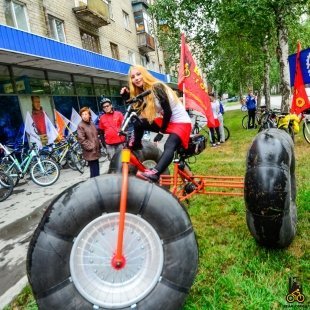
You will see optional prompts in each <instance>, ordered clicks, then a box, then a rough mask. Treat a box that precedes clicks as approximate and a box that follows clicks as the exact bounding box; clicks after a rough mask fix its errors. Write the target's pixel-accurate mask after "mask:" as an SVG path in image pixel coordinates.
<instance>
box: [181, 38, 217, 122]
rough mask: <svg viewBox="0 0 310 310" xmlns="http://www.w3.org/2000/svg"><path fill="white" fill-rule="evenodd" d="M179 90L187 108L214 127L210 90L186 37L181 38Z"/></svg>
mask: <svg viewBox="0 0 310 310" xmlns="http://www.w3.org/2000/svg"><path fill="white" fill-rule="evenodd" d="M178 87H179V90H181V91H183V93H184V94H185V98H186V99H185V101H186V107H188V108H190V109H193V110H196V111H199V112H201V113H202V114H203V115H204V116H205V117H206V118H207V120H208V123H209V124H210V125H211V126H212V125H214V118H213V112H212V108H211V103H210V98H209V96H208V90H207V88H206V86H205V84H204V82H203V79H202V77H201V75H200V73H199V69H198V67H197V66H196V63H195V61H194V59H193V56H192V54H191V52H190V50H189V47H188V45H187V44H186V43H185V36H184V34H183V33H182V37H181V56H180V67H179V80H178Z"/></svg>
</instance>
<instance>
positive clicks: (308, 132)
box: [301, 109, 310, 143]
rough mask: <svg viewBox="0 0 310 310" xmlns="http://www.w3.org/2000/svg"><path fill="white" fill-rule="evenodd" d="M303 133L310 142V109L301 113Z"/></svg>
mask: <svg viewBox="0 0 310 310" xmlns="http://www.w3.org/2000/svg"><path fill="white" fill-rule="evenodd" d="M301 122H303V125H302V133H303V136H304V138H305V140H306V141H307V142H308V143H310V109H308V110H306V111H303V113H302V114H301Z"/></svg>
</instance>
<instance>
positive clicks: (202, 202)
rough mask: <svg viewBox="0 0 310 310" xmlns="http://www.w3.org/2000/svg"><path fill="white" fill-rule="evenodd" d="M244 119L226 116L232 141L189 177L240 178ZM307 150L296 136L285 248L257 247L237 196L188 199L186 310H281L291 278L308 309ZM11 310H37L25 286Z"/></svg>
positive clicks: (209, 152) (247, 136)
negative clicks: (190, 269)
mask: <svg viewBox="0 0 310 310" xmlns="http://www.w3.org/2000/svg"><path fill="white" fill-rule="evenodd" d="M243 116H244V113H243V112H241V111H226V113H225V125H226V126H227V127H228V128H229V129H230V132H231V138H230V139H229V140H228V141H227V142H226V143H224V144H223V145H221V147H218V148H210V147H209V146H208V147H207V148H206V150H205V151H204V152H202V153H201V154H200V155H198V156H197V161H196V163H193V164H191V168H192V170H193V172H195V173H197V174H202V175H235V176H244V174H245V161H246V154H247V150H248V148H249V146H250V144H251V142H252V140H253V138H254V137H255V135H256V131H255V130H244V129H242V126H241V119H242V117H243ZM309 149H310V145H309V144H307V143H306V142H305V140H304V138H303V136H302V133H299V134H298V135H297V136H296V143H295V155H296V179H297V188H298V193H297V206H298V229H297V235H296V237H295V239H294V241H293V243H292V244H291V245H290V246H289V247H288V248H286V249H282V250H271V249H266V248H264V247H261V246H259V245H257V244H256V242H255V240H254V239H253V237H252V236H251V234H250V232H249V230H248V229H247V226H246V222H245V206H244V201H243V198H242V197H223V196H215V195H212V196H210V195H196V196H194V197H193V198H191V199H190V202H189V205H188V212H189V214H190V217H191V220H192V222H193V226H194V229H195V232H196V236H197V240H198V244H199V270H198V274H197V276H196V279H195V282H194V285H193V287H192V289H191V291H190V293H189V295H188V298H187V300H186V303H185V305H184V309H185V310H201V309H214V310H218V309H241V310H242V309H244V310H248V309H253V310H254V309H255V310H256V309H266V310H269V309H283V308H284V307H286V306H289V304H287V302H286V301H285V296H286V294H287V293H288V280H289V277H290V276H299V277H300V279H301V283H302V284H303V293H304V295H305V296H306V301H305V303H304V304H303V306H304V307H305V309H306V308H307V306H308V307H309V305H310V304H309V296H310V289H309V283H308V281H307V280H308V279H307V277H308V276H309V267H310V266H309V231H310V227H309V217H308V215H309V201H310V179H309V171H310V163H309ZM295 304H296V303H295ZM297 306H298V305H297ZM293 308H294V307H293ZM13 309H20V310H22V309H23V310H26V309H27V310H35V309H37V307H36V305H35V302H34V300H33V297H32V295H31V290H30V288H29V286H27V287H26V288H25V289H24V290H23V292H22V293H21V294H20V295H19V296H18V297H17V299H16V300H14V302H13V303H12V304H11V305H10V306H8V307H6V308H5V310H13Z"/></svg>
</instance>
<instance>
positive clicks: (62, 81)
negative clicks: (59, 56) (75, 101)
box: [47, 72, 74, 96]
mask: <svg viewBox="0 0 310 310" xmlns="http://www.w3.org/2000/svg"><path fill="white" fill-rule="evenodd" d="M47 74H48V79H49V83H50V87H51V92H52V94H53V95H59V96H72V95H74V83H73V82H72V79H71V75H70V74H66V73H59V72H48V73H47Z"/></svg>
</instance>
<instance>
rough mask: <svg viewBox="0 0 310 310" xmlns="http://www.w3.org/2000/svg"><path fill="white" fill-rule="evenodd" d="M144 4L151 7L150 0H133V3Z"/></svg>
mask: <svg viewBox="0 0 310 310" xmlns="http://www.w3.org/2000/svg"><path fill="white" fill-rule="evenodd" d="M140 3H141V4H144V5H145V6H146V7H147V8H148V7H149V5H150V3H149V1H148V0H131V4H132V5H135V4H140Z"/></svg>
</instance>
